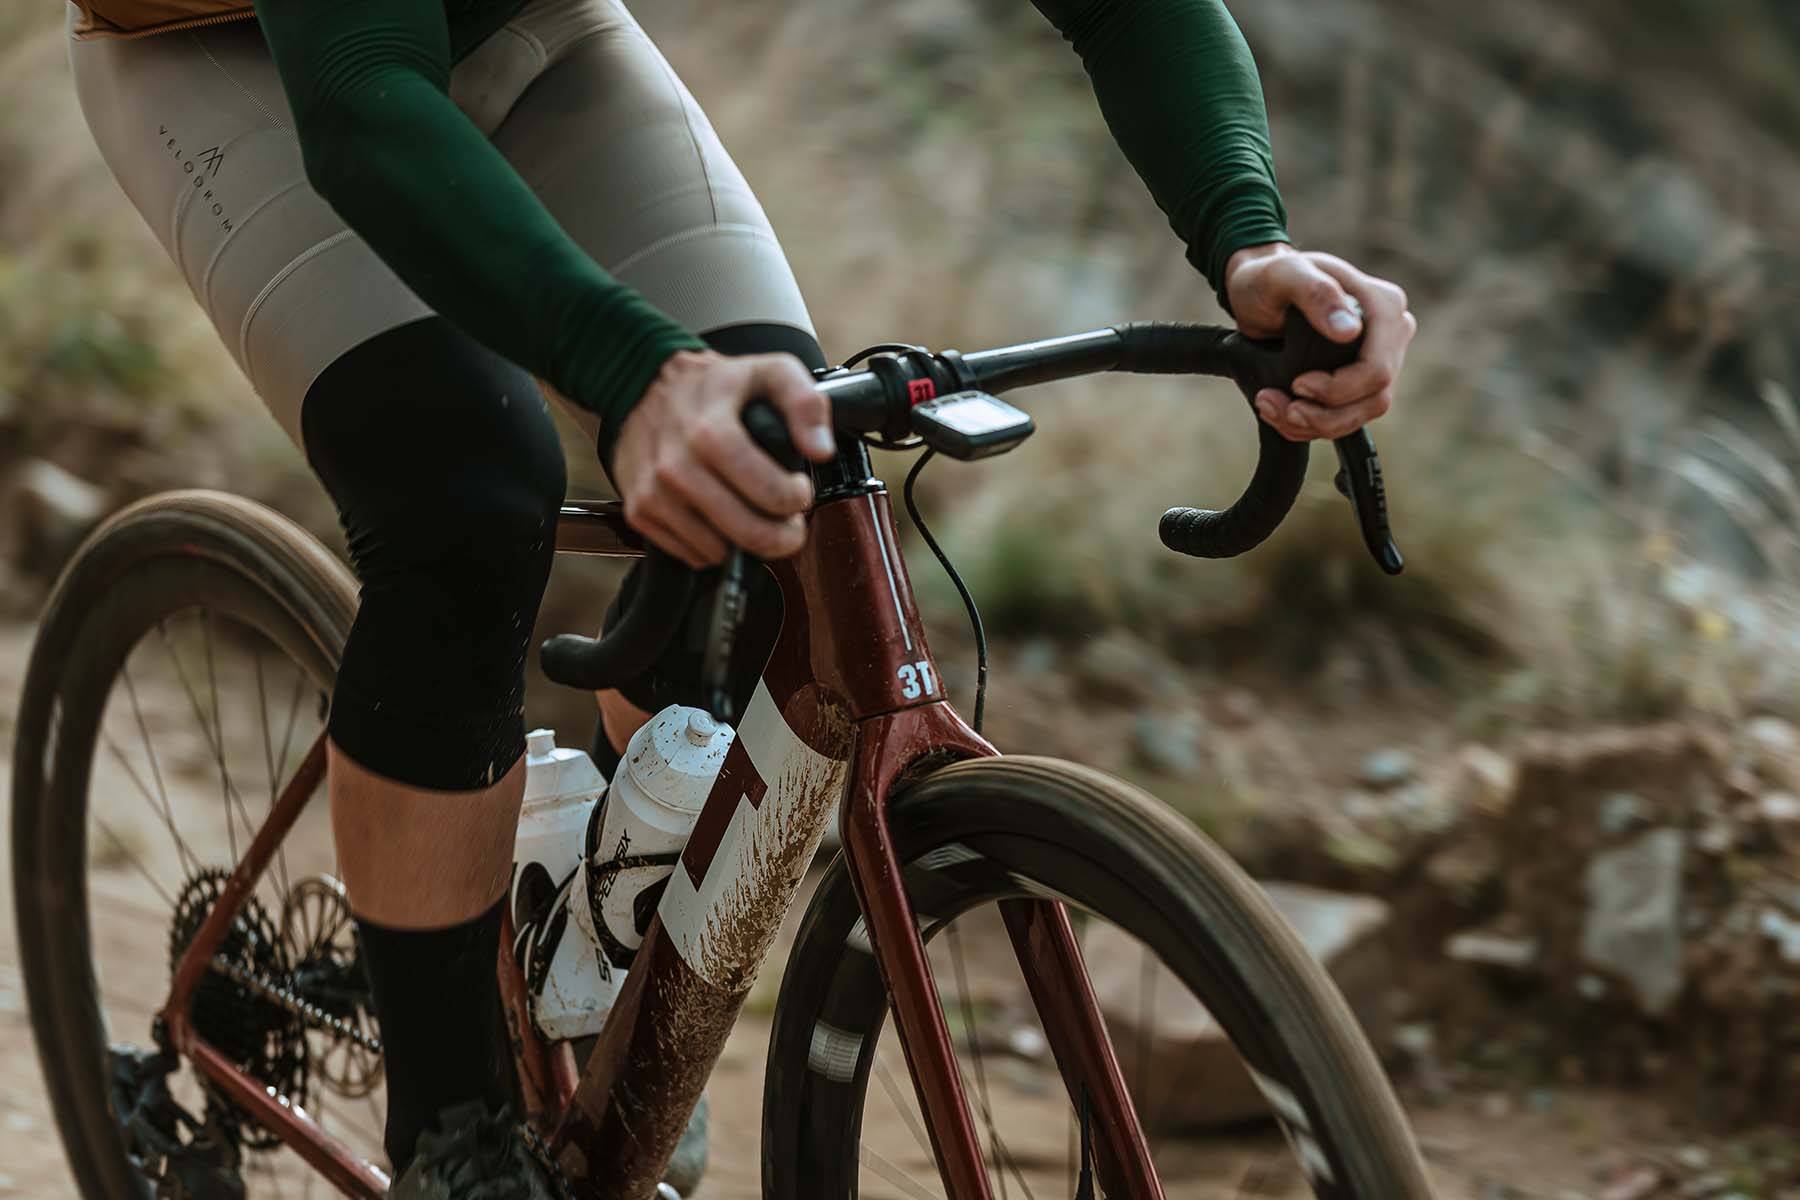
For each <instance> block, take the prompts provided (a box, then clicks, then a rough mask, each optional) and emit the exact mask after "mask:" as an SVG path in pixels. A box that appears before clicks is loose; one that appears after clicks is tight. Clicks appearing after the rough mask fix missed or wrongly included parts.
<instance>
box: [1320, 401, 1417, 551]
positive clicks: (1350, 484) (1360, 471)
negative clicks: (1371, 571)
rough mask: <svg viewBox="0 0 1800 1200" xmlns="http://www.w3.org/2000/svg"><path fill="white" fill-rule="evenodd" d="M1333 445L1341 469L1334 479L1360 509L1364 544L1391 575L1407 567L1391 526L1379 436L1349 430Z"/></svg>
mask: <svg viewBox="0 0 1800 1200" xmlns="http://www.w3.org/2000/svg"><path fill="white" fill-rule="evenodd" d="M1332 445H1333V446H1334V447H1335V448H1336V449H1337V456H1338V473H1337V478H1336V479H1334V480H1333V481H1332V482H1333V483H1335V484H1336V485H1337V490H1338V492H1339V494H1341V495H1342V496H1343V497H1344V498H1345V499H1346V500H1348V501H1350V507H1351V509H1352V510H1353V511H1354V512H1355V513H1356V525H1357V528H1358V529H1360V530H1362V538H1363V545H1365V546H1367V547H1368V548H1369V553H1370V554H1372V555H1374V556H1375V561H1376V562H1377V563H1379V564H1380V565H1381V569H1382V570H1383V571H1386V572H1387V573H1388V574H1389V575H1398V574H1400V572H1401V571H1403V570H1405V569H1406V560H1405V559H1404V558H1403V557H1401V555H1400V547H1398V546H1396V545H1394V536H1393V534H1392V532H1391V531H1390V530H1389V529H1388V508H1387V487H1386V485H1385V484H1383V482H1382V479H1381V455H1379V454H1377V453H1376V452H1375V439H1374V438H1372V437H1370V436H1369V431H1368V430H1367V429H1358V430H1357V431H1356V432H1355V433H1350V434H1345V435H1344V436H1343V437H1341V438H1338V439H1336V440H1335V441H1333V442H1332Z"/></svg>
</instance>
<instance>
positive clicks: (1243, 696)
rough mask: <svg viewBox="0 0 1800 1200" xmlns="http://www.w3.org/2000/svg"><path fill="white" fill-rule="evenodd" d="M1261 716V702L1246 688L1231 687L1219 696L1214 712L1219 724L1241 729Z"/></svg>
mask: <svg viewBox="0 0 1800 1200" xmlns="http://www.w3.org/2000/svg"><path fill="white" fill-rule="evenodd" d="M1260 716H1262V702H1261V701H1260V700H1258V699H1257V698H1256V693H1255V692H1252V691H1250V690H1249V689H1248V688H1232V689H1231V690H1230V691H1228V692H1226V693H1225V694H1224V695H1223V696H1221V697H1220V698H1219V701H1218V705H1217V711H1216V712H1215V714H1214V717H1215V719H1216V720H1217V721H1218V722H1219V724H1221V725H1223V726H1225V727H1226V728H1228V729H1243V728H1244V727H1246V726H1248V725H1253V724H1255V723H1256V720H1257V718H1258V717H1260Z"/></svg>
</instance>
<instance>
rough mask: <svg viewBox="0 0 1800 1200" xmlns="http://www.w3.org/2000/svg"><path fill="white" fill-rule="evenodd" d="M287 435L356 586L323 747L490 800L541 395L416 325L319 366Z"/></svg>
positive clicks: (517, 655) (483, 355) (524, 607)
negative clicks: (341, 533)
mask: <svg viewBox="0 0 1800 1200" xmlns="http://www.w3.org/2000/svg"><path fill="white" fill-rule="evenodd" d="M301 424H302V432H303V434H304V437H305V442H306V452H307V456H308V458H310V459H311V461H312V465H313V468H314V470H315V471H317V472H318V475H319V477H320V479H322V480H323V481H324V483H325V486H326V488H327V489H328V490H329V491H330V493H331V496H332V499H333V500H335V501H336V502H337V506H338V512H339V515H340V517H341V519H342V520H343V524H344V529H345V532H346V534H347V536H348V538H349V542H350V554H351V557H352V559H353V561H354V562H355V564H356V571H357V575H358V577H359V578H360V579H361V580H362V607H361V609H360V610H359V611H358V613H357V616H356V622H355V624H354V625H353V626H352V627H351V631H350V638H349V642H348V644H347V645H346V646H345V648H344V659H343V664H342V666H341V667H340V669H339V673H338V681H337V688H336V691H335V694H334V696H333V701H332V708H331V723H330V731H331V737H332V739H333V740H334V741H335V742H336V743H337V744H338V746H339V748H340V749H342V750H343V751H344V752H345V753H346V754H348V755H349V756H350V757H351V758H352V759H354V760H355V761H356V762H358V763H360V764H361V765H363V766H364V767H367V768H368V769H370V770H372V771H375V772H378V773H379V774H382V775H386V776H388V777H389V778H392V779H395V780H398V781H400V782H402V783H406V784H409V785H411V786H414V787H425V788H438V789H443V790H446V791H462V790H467V789H471V788H477V787H483V786H486V785H487V784H490V783H493V782H494V781H496V780H498V779H499V778H500V776H501V775H503V774H505V773H506V771H507V770H508V769H509V768H510V767H511V766H512V765H513V763H515V762H516V761H517V760H518V758H519V756H520V754H522V753H523V752H524V744H525V743H524V716H523V714H524V664H525V654H526V651H527V643H528V641H529V639H530V636H531V628H532V622H533V621H534V620H535V618H536V616H537V609H538V603H539V601H540V600H541V599H542V598H543V593H544V584H545V581H546V580H547V579H548V577H549V573H550V561H551V557H552V555H553V554H554V551H555V519H556V510H557V506H558V505H559V504H560V503H561V501H562V498H563V489H564V484H565V476H564V464H563V457H562V450H561V447H560V445H559V444H558V441H557V436H556V431H555V427H554V425H553V423H552V422H551V419H550V414H549V412H548V411H547V409H546V406H545V402H544V399H543V397H542V394H541V393H540V392H539V390H538V388H537V385H536V383H535V381H534V380H533V379H532V378H531V376H530V375H528V374H527V373H525V372H524V371H521V370H519V369H518V368H516V367H514V366H512V365H510V364H508V363H507V362H505V361H504V360H502V359H500V358H498V357H497V356H495V355H493V354H491V353H489V352H488V351H487V350H485V349H483V348H482V347H480V346H479V345H477V344H476V343H475V342H473V341H471V340H470V339H469V338H468V337H467V336H465V335H464V334H462V333H461V332H459V331H458V330H457V329H456V328H455V327H454V326H452V325H451V324H449V322H447V321H444V320H443V319H442V318H437V317H433V318H428V319H426V320H422V321H417V322H414V323H413V324H410V325H404V326H401V327H400V328H398V329H393V330H390V331H388V332H387V333H384V334H381V335H380V336H378V337H375V338H371V339H370V340H369V341H367V342H364V343H363V344H362V345H360V346H358V347H356V348H355V349H354V350H352V351H350V352H349V353H348V354H346V355H344V356H343V357H342V358H340V359H339V360H338V361H337V362H335V363H333V364H332V365H331V366H330V367H329V368H327V369H326V370H325V371H324V372H323V373H322V374H321V375H320V376H319V378H318V379H317V380H316V381H314V383H313V385H312V387H311V388H310V389H308V391H307V394H306V403H305V407H304V409H303V410H302V415H301Z"/></svg>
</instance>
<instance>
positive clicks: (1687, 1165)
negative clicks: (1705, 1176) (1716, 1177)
mask: <svg viewBox="0 0 1800 1200" xmlns="http://www.w3.org/2000/svg"><path fill="white" fill-rule="evenodd" d="M1675 1162H1676V1164H1677V1165H1679V1166H1680V1167H1681V1168H1682V1170H1684V1171H1704V1170H1706V1168H1708V1167H1710V1166H1712V1152H1711V1151H1709V1150H1708V1149H1707V1148H1706V1147H1705V1146H1683V1147H1681V1148H1680V1149H1678V1150H1677V1151H1675Z"/></svg>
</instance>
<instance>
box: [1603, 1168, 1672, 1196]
mask: <svg viewBox="0 0 1800 1200" xmlns="http://www.w3.org/2000/svg"><path fill="white" fill-rule="evenodd" d="M1660 1187H1662V1175H1661V1173H1660V1172H1658V1171H1656V1170H1654V1169H1652V1168H1650V1167H1633V1168H1631V1169H1630V1170H1628V1171H1626V1172H1625V1173H1623V1174H1622V1175H1620V1176H1618V1177H1617V1178H1615V1179H1614V1180H1612V1182H1610V1183H1608V1184H1607V1185H1606V1186H1605V1187H1603V1188H1601V1189H1600V1195H1599V1200H1645V1197H1647V1196H1653V1195H1655V1194H1656V1191H1657V1189H1658V1188H1660Z"/></svg>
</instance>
